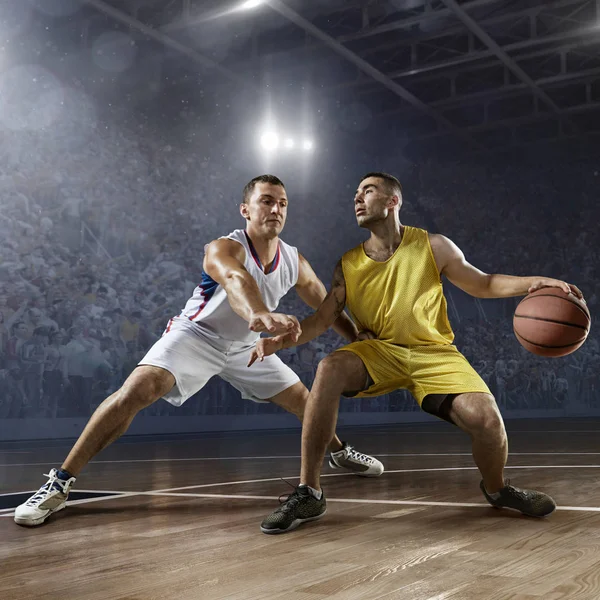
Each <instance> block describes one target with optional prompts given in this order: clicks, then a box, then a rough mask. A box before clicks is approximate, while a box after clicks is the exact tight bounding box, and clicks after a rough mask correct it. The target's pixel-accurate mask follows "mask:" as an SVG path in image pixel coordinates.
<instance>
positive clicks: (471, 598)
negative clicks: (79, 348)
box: [0, 420, 600, 600]
mask: <svg viewBox="0 0 600 600" xmlns="http://www.w3.org/2000/svg"><path fill="white" fill-rule="evenodd" d="M507 429H508V431H509V442H510V456H509V463H508V465H509V468H508V469H507V476H508V477H510V478H511V480H512V482H513V483H514V484H515V485H517V486H522V487H527V486H529V487H535V488H538V489H541V490H544V491H547V492H548V493H550V494H551V495H552V496H553V497H554V498H555V499H556V501H557V503H558V505H559V509H558V510H557V511H556V512H555V513H554V514H553V515H551V516H550V517H548V518H546V519H541V520H538V519H532V518H527V517H523V516H521V515H520V514H518V513H514V512H511V511H498V510H495V509H493V508H491V507H489V506H488V505H487V504H486V503H485V501H484V499H483V497H482V496H481V494H480V492H479V488H478V485H479V476H478V473H477V471H476V470H475V468H474V465H473V462H472V458H471V455H470V451H469V450H470V448H469V440H468V438H467V437H466V436H465V435H464V434H463V433H461V432H460V431H458V430H456V429H454V428H452V427H451V426H450V425H447V424H446V423H421V424H413V425H402V426H393V427H370V428H359V429H353V430H342V432H341V433H342V438H344V439H347V440H348V441H350V442H351V443H354V444H355V445H356V446H357V448H359V449H360V450H362V451H365V452H368V453H372V454H374V455H376V456H378V457H379V458H380V459H381V460H382V461H383V462H384V464H385V466H386V469H387V470H386V472H385V473H384V475H383V476H382V477H380V478H377V479H361V478H359V477H356V476H353V475H347V474H339V473H338V472H332V471H331V469H330V468H329V467H328V466H324V467H323V472H324V474H325V476H324V478H323V488H324V490H325V493H326V496H327V498H328V513H327V515H326V516H325V517H324V518H323V519H321V520H320V521H317V522H314V523H309V524H306V525H304V526H302V527H301V528H299V529H297V530H296V531H293V532H290V533H288V534H285V535H278V536H267V535H264V534H262V533H261V532H260V530H259V525H260V522H261V520H262V518H263V517H264V516H265V515H267V514H268V513H270V512H271V511H272V510H274V509H275V507H276V506H277V502H278V501H277V497H278V496H279V495H280V494H284V493H287V492H288V491H290V490H291V488H289V487H288V486H287V484H286V483H284V482H283V481H282V480H281V479H280V477H283V478H285V479H287V480H289V481H290V482H291V483H292V484H295V483H297V476H298V474H299V464H300V460H299V456H298V455H299V447H300V437H299V432H297V431H294V432H279V433H276V432H264V433H261V432H254V433H251V434H248V433H245V434H223V435H214V434H212V435H198V436H189V435H186V436H180V437H179V438H178V437H176V436H171V437H170V438H164V439H161V438H152V439H144V438H142V439H137V440H127V439H126V440H124V441H122V442H120V443H118V444H115V445H113V446H112V447H110V448H108V449H107V450H105V451H104V452H103V453H102V454H101V455H99V456H98V457H97V459H96V460H95V461H94V462H93V463H91V464H90V465H89V466H88V468H87V469H86V471H85V472H84V473H83V474H82V475H81V476H80V478H79V479H78V481H77V486H76V488H74V490H75V491H78V492H80V493H87V492H96V493H97V495H96V496H94V497H87V498H83V499H79V500H74V501H73V502H72V503H71V504H70V506H68V508H67V509H65V510H64V511H62V512H60V513H58V514H56V515H54V516H53V517H51V519H50V520H49V521H48V522H47V524H45V525H44V526H42V527H38V528H35V529H27V528H22V527H19V526H17V525H16V524H15V523H14V522H13V520H12V508H11V506H14V502H15V499H20V498H21V496H19V495H18V494H19V493H24V492H27V494H29V493H31V492H32V491H34V490H36V489H37V488H38V487H39V486H40V485H41V484H42V483H43V482H44V478H43V477H42V474H43V473H47V472H48V469H49V468H51V467H52V466H58V465H59V464H60V462H61V459H62V458H63V456H64V455H65V452H66V451H67V450H68V448H69V447H70V444H66V443H64V442H45V443H44V442H37V443H35V444H29V445H27V444H24V443H20V444H4V445H2V446H1V447H0V483H1V494H2V495H0V500H1V501H2V502H3V504H2V506H4V508H2V509H0V542H1V543H0V599H2V600H23V599H27V600H29V599H37V598H44V599H46V598H48V599H50V598H52V599H57V598H60V599H61V600H70V599H86V600H87V599H89V600H101V599H106V600H117V599H122V600H125V599H127V600H152V599H163V598H164V599H178V600H179V599H181V600H188V599H190V600H196V599H199V600H213V599H214V600H217V599H229V600H254V599H265V600H267V599H268V600H283V599H285V600H320V599H325V598H326V599H336V600H338V599H339V600H355V599H356V600H358V599H361V600H362V599H364V600H378V599H386V600H392V599H397V598H398V599H407V600H540V599H543V600H560V599H565V600H584V599H585V600H598V599H600V486H599V483H598V480H599V478H598V473H599V470H600V421H598V420H562V421H556V420H552V421H531V420H528V421H517V422H508V423H507ZM108 493H110V494H112V495H107V494H108ZM11 502H12V504H11ZM17 504H18V502H17Z"/></svg>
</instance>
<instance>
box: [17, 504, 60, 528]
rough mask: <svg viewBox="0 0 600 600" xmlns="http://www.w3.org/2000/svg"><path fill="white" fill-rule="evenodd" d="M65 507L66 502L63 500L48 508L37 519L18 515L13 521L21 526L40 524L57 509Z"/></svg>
mask: <svg viewBox="0 0 600 600" xmlns="http://www.w3.org/2000/svg"><path fill="white" fill-rule="evenodd" d="M66 507H67V503H66V502H63V504H61V505H60V506H57V507H56V508H53V509H52V510H49V511H48V513H47V514H46V515H44V516H43V517H40V518H39V519H22V518H21V519H20V518H19V517H15V523H16V524H17V525H21V526H22V527H35V526H37V525H41V524H42V523H43V522H44V521H45V520H46V519H47V518H48V517H49V516H50V515H53V514H54V513H57V512H58V511H60V510H62V509H63V508H66Z"/></svg>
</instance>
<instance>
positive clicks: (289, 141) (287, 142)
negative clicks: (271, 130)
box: [285, 138, 295, 150]
mask: <svg viewBox="0 0 600 600" xmlns="http://www.w3.org/2000/svg"><path fill="white" fill-rule="evenodd" d="M294 146H295V144H294V140H293V139H292V138H288V139H287V140H285V147H286V148H289V149H290V150H291V149H292V148H293V147H294Z"/></svg>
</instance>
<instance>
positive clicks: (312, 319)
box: [279, 261, 346, 349]
mask: <svg viewBox="0 0 600 600" xmlns="http://www.w3.org/2000/svg"><path fill="white" fill-rule="evenodd" d="M344 306H346V282H345V280H344V272H343V271H342V263H341V261H340V262H338V264H337V265H336V267H335V271H334V273H333V282H332V284H331V290H329V293H328V294H327V296H325V299H324V300H323V302H321V305H320V306H319V308H318V309H317V311H316V312H315V313H313V314H312V315H310V316H308V317H306V319H304V320H303V321H302V322H301V323H300V327H301V328H302V333H301V334H300V337H299V338H298V339H297V340H296V341H294V340H293V339H291V338H290V336H289V335H285V336H279V339H280V340H281V346H280V348H279V349H281V348H292V347H293V346H300V345H302V344H306V343H307V342H310V340H314V339H315V338H316V337H319V336H320V335H321V334H323V333H325V332H326V331H327V330H328V329H329V328H330V327H331V326H332V325H333V324H334V323H335V322H336V321H337V319H339V317H340V315H341V314H342V312H344Z"/></svg>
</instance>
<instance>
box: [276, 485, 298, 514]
mask: <svg viewBox="0 0 600 600" xmlns="http://www.w3.org/2000/svg"><path fill="white" fill-rule="evenodd" d="M279 479H281V481H283V482H285V483H287V484H288V485H289V486H290V487H291V488H292V489H293V490H294V491H293V492H292V493H291V494H280V496H279V498H278V500H279V504H281V506H280V507H279V508H278V509H277V510H280V511H281V510H285V509H286V508H287V505H289V507H290V508H291V507H292V505H296V504H298V502H300V498H299V497H298V491H297V490H296V486H295V485H293V484H291V483H290V482H289V481H288V480H287V479H284V478H283V477H280V478H279ZM294 500H295V502H294Z"/></svg>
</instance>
